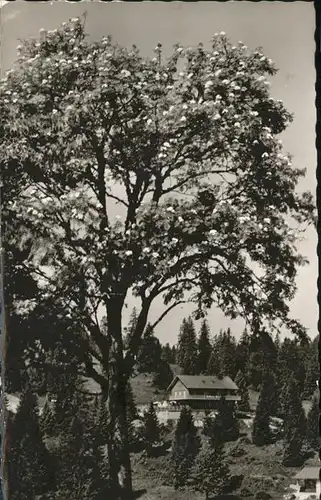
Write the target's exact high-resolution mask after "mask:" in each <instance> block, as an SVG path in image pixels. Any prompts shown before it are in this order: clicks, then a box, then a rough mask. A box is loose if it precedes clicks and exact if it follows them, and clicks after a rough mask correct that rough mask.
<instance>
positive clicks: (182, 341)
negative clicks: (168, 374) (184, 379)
mask: <svg viewBox="0 0 321 500" xmlns="http://www.w3.org/2000/svg"><path fill="white" fill-rule="evenodd" d="M177 359H178V364H179V365H180V367H181V368H182V370H183V373H184V375H196V373H197V343H196V333H195V327H194V322H193V320H192V318H191V317H189V318H187V319H186V318H184V320H183V322H182V325H181V328H180V333H179V338H178V358H177Z"/></svg>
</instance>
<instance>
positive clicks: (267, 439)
mask: <svg viewBox="0 0 321 500" xmlns="http://www.w3.org/2000/svg"><path fill="white" fill-rule="evenodd" d="M270 398H271V386H270V381H269V378H268V377H265V378H264V379H263V383H262V385H261V390H260V395H259V399H258V402H257V406H256V412H255V417H254V421H253V430H252V442H253V443H254V444H255V445H256V446H264V445H266V444H270V443H271V439H272V435H271V429H270V409H269V401H270Z"/></svg>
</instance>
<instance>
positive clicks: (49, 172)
mask: <svg viewBox="0 0 321 500" xmlns="http://www.w3.org/2000/svg"><path fill="white" fill-rule="evenodd" d="M154 52H155V54H154V57H143V56H142V55H141V54H140V52H139V50H138V49H137V47H135V46H134V47H132V48H129V49H128V48H123V47H120V46H119V45H117V44H116V43H114V42H113V40H112V39H111V38H110V37H104V38H102V39H101V40H99V41H95V42H92V41H90V40H89V39H88V38H87V36H86V33H85V28H84V23H83V21H82V20H81V19H72V20H71V21H69V22H67V23H63V25H62V26H61V27H59V28H58V29H56V30H53V31H48V32H46V31H45V30H41V33H40V36H39V39H34V40H31V39H29V40H26V41H24V42H22V43H21V45H20V46H19V47H18V57H17V62H16V64H15V65H14V67H13V68H12V69H11V70H10V71H8V72H7V73H6V75H5V76H4V78H3V79H2V80H1V83H0V97H1V99H0V144H1V148H0V159H1V166H2V176H3V181H4V190H3V194H4V207H5V210H4V223H5V248H6V253H7V263H8V269H9V270H10V266H11V267H13V264H15V266H14V267H15V270H14V272H15V273H19V276H20V278H21V279H20V281H19V280H18V279H17V280H16V281H14V282H12V283H10V284H9V285H7V293H8V294H9V305H10V308H11V309H12V312H13V313H14V314H15V315H16V316H17V315H18V316H19V321H22V322H23V321H24V320H25V319H26V318H28V316H29V315H30V314H31V313H32V314H33V315H34V317H41V316H44V315H46V314H47V313H48V311H52V310H54V312H55V315H56V316H57V318H58V319H60V320H61V321H63V323H64V328H63V330H64V334H65V336H66V337H68V338H71V337H72V336H73V335H74V332H77V341H76V342H74V344H72V349H73V352H76V351H77V356H78V357H79V359H80V361H81V363H80V364H81V367H82V368H81V369H82V370H83V371H84V373H85V375H86V376H87V377H91V378H93V379H94V380H95V381H96V382H97V383H98V384H99V385H100V386H101V388H102V392H104V393H105V395H107V394H108V401H107V404H108V409H109V416H110V422H109V424H110V429H113V436H112V440H113V442H110V443H109V445H110V446H109V454H110V455H111V456H110V461H111V463H112V464H116V465H113V467H114V470H111V482H112V483H113V481H114V482H118V479H117V478H118V477H120V476H119V474H118V472H119V470H120V469H121V470H123V469H122V467H123V466H124V468H125V469H126V470H127V472H128V477H129V476H130V474H129V455H128V454H127V455H126V453H125V451H124V449H125V447H126V446H125V445H126V440H127V431H126V425H125V422H126V395H125V393H126V384H127V381H128V378H129V376H130V373H131V371H132V369H133V366H134V365H135V362H136V356H137V353H138V350H139V347H140V343H141V338H142V335H143V332H144V331H145V328H146V325H147V323H148V320H149V314H150V309H151V307H152V304H153V302H154V301H155V299H158V298H160V297H162V299H163V302H164V311H163V312H162V313H161V315H160V317H159V318H158V319H156V321H155V322H154V324H153V325H151V327H155V326H156V325H157V324H158V322H159V321H161V320H162V319H163V318H164V316H165V315H166V314H168V313H169V312H170V311H171V310H172V309H173V308H174V307H176V306H178V305H180V304H182V303H184V302H192V303H193V304H194V305H195V317H196V318H200V317H203V316H204V315H205V314H206V311H207V310H208V309H209V308H210V307H211V306H212V305H216V306H218V307H219V308H220V309H222V311H223V312H224V313H225V314H226V315H227V316H228V317H230V318H235V317H237V316H242V317H244V318H246V320H247V322H248V324H249V325H250V327H251V329H252V331H255V332H256V333H258V332H260V331H262V328H263V325H264V324H265V322H266V321H269V322H272V323H274V325H275V327H276V328H277V327H278V326H280V325H283V326H285V327H286V328H288V329H289V330H291V331H292V332H293V333H296V334H298V335H301V336H304V335H305V329H304V328H303V326H302V325H300V323H299V322H298V321H297V320H295V319H291V318H290V317H289V306H288V301H289V300H290V299H292V297H293V295H294V293H295V289H296V286H295V280H296V273H297V268H298V266H299V265H301V264H303V263H304V262H305V261H304V258H303V257H302V256H301V255H299V254H298V251H297V248H296V243H297V239H298V234H299V233H298V231H297V230H298V228H299V227H302V225H303V226H304V227H305V226H306V223H310V222H312V220H313V218H312V211H313V207H314V205H313V201H312V196H311V194H309V193H299V192H297V190H296V186H297V184H298V182H299V180H300V178H302V176H303V175H304V171H303V170H301V169H297V168H294V167H293V165H292V164H291V159H290V157H289V156H288V155H286V154H285V153H284V152H283V148H282V144H281V142H280V141H279V140H278V137H277V136H278V135H279V134H280V133H281V132H283V131H284V130H285V128H286V127H287V125H288V123H289V122H290V121H291V115H290V114H289V113H288V112H287V111H286V109H285V108H284V106H283V104H282V102H280V101H278V100H275V99H273V98H272V97H270V93H269V89H268V82H267V80H266V77H267V76H273V75H274V74H275V73H276V69H275V67H274V64H273V62H272V61H271V60H270V59H268V58H267V57H265V55H264V54H263V53H262V51H261V50H255V51H249V50H248V48H247V47H246V46H244V45H243V44H242V43H239V44H237V45H235V46H234V45H232V44H231V43H230V42H229V40H228V38H227V36H226V35H225V34H218V35H214V36H213V39H212V40H211V43H210V45H209V48H205V47H204V46H203V45H202V44H199V46H198V47H195V48H184V47H181V46H180V45H176V46H175V47H174V49H173V52H172V54H171V55H170V56H169V57H165V55H164V54H163V50H162V46H161V44H158V45H157V47H155V50H154ZM116 209H117V211H118V214H117V215H116V214H115V210H116ZM17 254H18V257H19V258H18V260H17ZM7 272H8V271H7ZM24 276H26V277H27V278H28V279H29V280H30V281H31V283H32V286H33V293H32V296H26V295H25V293H23V286H21V284H22V283H23V277H24ZM19 282H20V286H18V285H15V286H16V287H17V288H16V289H14V287H13V283H19ZM130 295H133V296H134V297H136V299H137V302H138V304H139V306H138V309H137V321H136V324H135V328H134V329H133V332H131V335H130V341H129V343H128V345H126V348H124V345H123V333H124V332H123V325H122V312H123V309H124V306H125V305H126V303H127V301H128V297H129V296H130ZM16 316H13V317H16ZM103 316H105V317H106V323H103V322H102V321H101V318H102V317H103ZM106 325H107V327H106ZM9 326H10V325H9ZM48 341H49V340H48ZM49 342H50V341H49ZM97 365H100V368H102V369H98V368H97ZM116 437H117V439H116ZM119 443H120V444H119ZM124 443H125V444H124ZM117 446H118V451H117V450H116V448H117ZM120 448H121V449H122V450H121V452H119V450H120ZM113 457H114V458H113ZM116 457H118V458H117V459H116ZM124 464H125V465H124ZM117 468H118V469H117ZM126 481H127V480H124V481H122V484H124V485H125V488H127V489H128V488H129V489H130V486H129V483H128V481H127V482H126ZM117 495H118V493H117ZM117 495H116V494H115V498H116V496H117Z"/></svg>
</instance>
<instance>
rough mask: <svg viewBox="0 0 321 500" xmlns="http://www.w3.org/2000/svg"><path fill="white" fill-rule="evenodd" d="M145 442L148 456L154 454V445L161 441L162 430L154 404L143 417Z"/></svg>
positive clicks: (151, 404)
mask: <svg viewBox="0 0 321 500" xmlns="http://www.w3.org/2000/svg"><path fill="white" fill-rule="evenodd" d="M143 423H144V427H143V440H144V446H145V450H146V452H147V454H148V455H151V454H152V451H153V445H154V444H155V443H158V442H159V441H160V428H159V423H158V418H157V415H156V412H155V408H154V405H153V403H150V405H149V408H148V411H147V412H145V413H144V417H143Z"/></svg>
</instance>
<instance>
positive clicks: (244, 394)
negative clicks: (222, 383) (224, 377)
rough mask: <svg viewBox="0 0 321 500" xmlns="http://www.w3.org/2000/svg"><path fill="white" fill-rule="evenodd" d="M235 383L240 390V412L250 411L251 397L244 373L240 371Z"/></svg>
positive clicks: (238, 405)
mask: <svg viewBox="0 0 321 500" xmlns="http://www.w3.org/2000/svg"><path fill="white" fill-rule="evenodd" d="M235 383H236V385H237V386H238V388H239V396H241V401H239V402H238V404H237V407H238V409H239V410H240V411H249V410H250V397H249V391H248V387H247V382H246V378H245V375H244V373H243V372H241V371H239V372H238V373H237V375H236V378H235Z"/></svg>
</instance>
